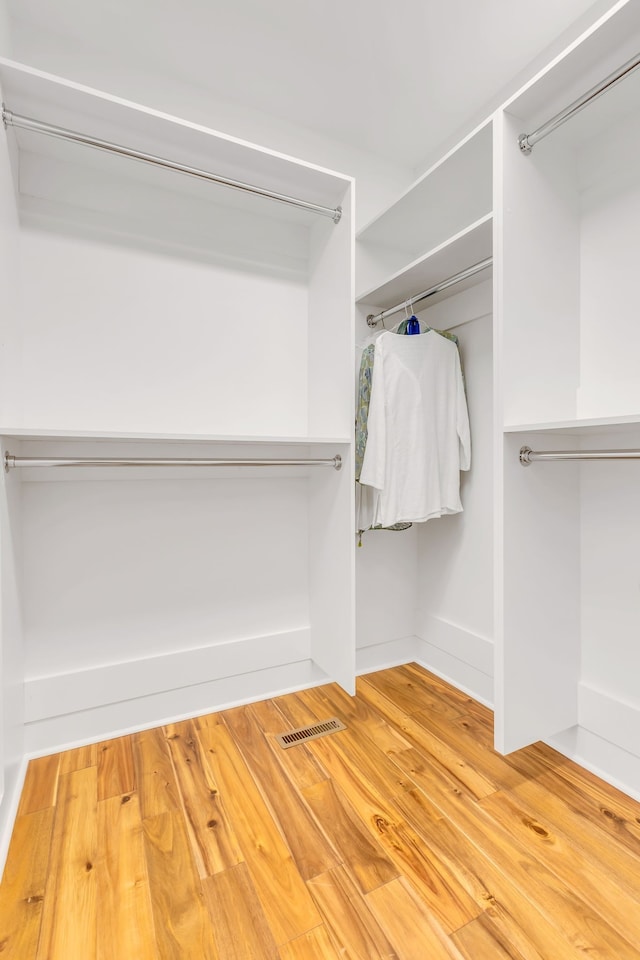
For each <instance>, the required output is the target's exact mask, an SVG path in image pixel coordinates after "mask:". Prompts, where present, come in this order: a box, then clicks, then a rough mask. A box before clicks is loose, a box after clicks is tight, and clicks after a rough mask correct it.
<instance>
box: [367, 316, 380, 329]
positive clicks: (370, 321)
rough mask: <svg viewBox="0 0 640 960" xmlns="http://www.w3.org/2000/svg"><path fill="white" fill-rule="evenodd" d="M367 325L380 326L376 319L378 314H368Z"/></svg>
mask: <svg viewBox="0 0 640 960" xmlns="http://www.w3.org/2000/svg"><path fill="white" fill-rule="evenodd" d="M367 326H368V327H377V326H378V321H377V320H376V315H375V313H370V314H368V316H367Z"/></svg>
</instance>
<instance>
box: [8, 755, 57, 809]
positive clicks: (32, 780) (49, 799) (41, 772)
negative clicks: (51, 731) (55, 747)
mask: <svg viewBox="0 0 640 960" xmlns="http://www.w3.org/2000/svg"><path fill="white" fill-rule="evenodd" d="M59 768H60V754H52V755H51V756H48V757H38V758H37V759H35V760H30V761H29V765H28V767H27V773H26V775H25V778H24V786H23V788H22V793H21V795H20V804H19V806H18V814H17V815H18V817H22V816H24V815H25V814H27V813H35V812H36V811H37V810H46V809H47V807H53V806H54V805H55V802H56V793H57V790H58V770H59Z"/></svg>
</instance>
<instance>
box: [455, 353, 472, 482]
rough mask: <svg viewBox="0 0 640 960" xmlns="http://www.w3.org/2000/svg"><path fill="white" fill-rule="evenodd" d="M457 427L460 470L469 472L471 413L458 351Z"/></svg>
mask: <svg viewBox="0 0 640 960" xmlns="http://www.w3.org/2000/svg"><path fill="white" fill-rule="evenodd" d="M456 426H457V431H458V443H459V455H460V469H461V470H469V469H470V467H471V431H470V429H469V411H468V409H467V397H466V393H465V388H464V380H463V379H462V366H461V363H460V355H459V353H458V351H457V350H456Z"/></svg>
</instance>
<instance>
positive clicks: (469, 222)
mask: <svg viewBox="0 0 640 960" xmlns="http://www.w3.org/2000/svg"><path fill="white" fill-rule="evenodd" d="M492 156H493V138H492V123H491V120H488V121H486V122H485V123H483V124H482V125H481V126H480V127H478V128H476V129H475V130H474V131H473V132H472V133H471V134H469V136H468V137H466V138H465V139H464V140H462V141H461V143H459V144H458V145H457V146H456V147H454V149H452V150H450V151H449V153H447V154H445V156H444V157H442V159H440V160H439V161H438V162H437V163H436V164H434V165H433V166H432V167H431V168H430V169H429V170H427V171H426V173H425V174H424V175H423V176H422V177H420V178H419V179H418V180H417V181H416V182H415V183H414V184H413V185H412V186H411V187H410V188H409V189H408V190H407V191H406V192H405V193H404V194H402V196H401V197H400V198H399V199H398V200H397V201H396V202H395V203H393V204H392V205H391V206H390V207H389V208H388V209H387V210H385V211H384V212H383V213H381V214H380V215H379V216H378V217H376V218H375V219H374V220H372V221H371V223H369V224H368V225H367V226H365V227H364V228H363V229H362V230H360V231H359V233H358V234H357V237H356V240H357V246H356V286H357V290H358V299H359V300H363V299H364V298H365V297H367V296H369V294H370V293H371V292H372V291H375V290H378V289H379V288H380V287H383V286H384V285H385V284H386V283H387V282H388V281H389V280H390V279H391V278H393V277H394V276H395V275H399V274H400V273H402V271H404V270H410V269H411V268H412V266H413V264H415V263H417V262H418V261H421V260H424V261H426V260H427V258H428V257H430V256H431V255H432V253H434V252H435V251H437V250H439V249H440V248H443V247H445V246H446V245H447V244H450V243H451V242H452V240H454V239H455V238H457V237H461V236H462V235H463V234H465V233H467V232H469V231H473V229H474V228H475V226H476V225H477V224H478V223H480V222H481V221H487V220H488V219H489V218H490V216H491V213H492V208H493V168H492ZM490 252H491V251H490V250H489V253H490ZM484 255H485V256H486V255H488V254H484ZM480 259H482V258H480ZM462 266H464V267H467V266H470V263H468V262H467V263H464V264H462ZM436 279H444V278H443V277H436Z"/></svg>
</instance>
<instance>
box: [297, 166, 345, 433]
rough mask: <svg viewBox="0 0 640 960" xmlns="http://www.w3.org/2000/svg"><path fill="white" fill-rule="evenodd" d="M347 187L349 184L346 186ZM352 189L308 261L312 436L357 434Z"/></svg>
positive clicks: (317, 231)
mask: <svg viewBox="0 0 640 960" xmlns="http://www.w3.org/2000/svg"><path fill="white" fill-rule="evenodd" d="M346 183H348V181H346ZM353 224H354V186H353V184H352V183H351V184H349V185H348V186H347V189H346V192H345V195H344V199H343V201H342V217H341V219H340V222H339V223H337V224H335V223H332V222H331V221H327V220H321V219H320V218H318V221H317V223H315V224H314V225H313V227H312V229H311V241H310V252H309V253H310V256H309V330H308V334H307V343H308V350H309V357H308V369H309V376H308V396H309V403H308V410H309V425H308V430H307V432H308V434H309V436H312V437H344V438H345V439H346V438H348V437H350V436H351V435H352V432H353V405H352V403H351V400H352V397H353V329H354V328H353V325H354V300H355V285H354V262H355V237H354V228H353Z"/></svg>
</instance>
